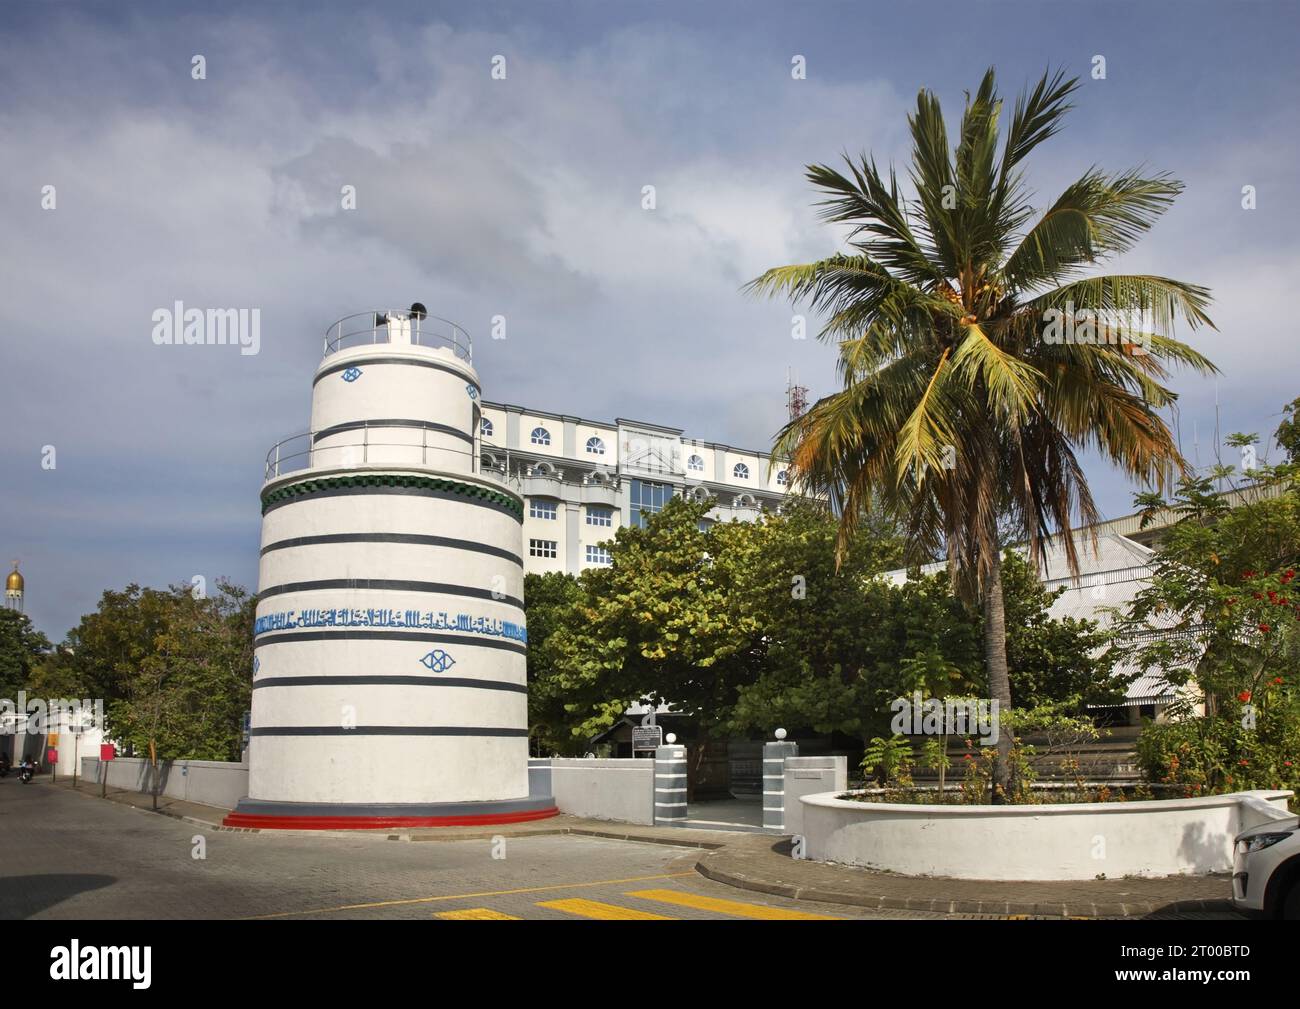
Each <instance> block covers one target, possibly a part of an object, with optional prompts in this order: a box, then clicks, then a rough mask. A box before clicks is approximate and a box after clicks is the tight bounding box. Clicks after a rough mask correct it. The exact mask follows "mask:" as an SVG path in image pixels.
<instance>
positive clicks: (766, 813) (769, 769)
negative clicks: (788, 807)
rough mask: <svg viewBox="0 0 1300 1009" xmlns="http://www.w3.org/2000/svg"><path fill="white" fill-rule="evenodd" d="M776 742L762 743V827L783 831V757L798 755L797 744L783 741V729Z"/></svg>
mask: <svg viewBox="0 0 1300 1009" xmlns="http://www.w3.org/2000/svg"><path fill="white" fill-rule="evenodd" d="M775 735H776V740H777V741H776V742H775V743H764V744H763V829H764V830H767V831H771V832H773V833H776V834H783V833H785V758H786V757H797V756H799V744H798V743H787V742H785V729H777V730H776V733H775Z"/></svg>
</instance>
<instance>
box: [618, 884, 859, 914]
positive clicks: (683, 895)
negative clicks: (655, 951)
mask: <svg viewBox="0 0 1300 1009" xmlns="http://www.w3.org/2000/svg"><path fill="white" fill-rule="evenodd" d="M627 896H629V897H637V898H639V899H640V900H654V901H658V902H659V903H661V904H678V905H680V906H681V907H693V908H695V909H696V910H698V911H715V912H717V913H718V914H730V915H734V916H736V917H737V918H757V919H759V920H762V921H838V920H839V919H838V918H833V917H831V916H830V915H825V914H809V913H808V912H807V911H787V910H786V909H785V908H780V907H764V906H763V905H762V904H745V903H742V902H741V901H738V900H723V899H721V898H719V897H704V896H701V895H700V894H697V893H687V892H686V891H685V890H633V891H632V892H631V893H629V894H628V895H627Z"/></svg>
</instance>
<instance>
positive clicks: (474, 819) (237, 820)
mask: <svg viewBox="0 0 1300 1009" xmlns="http://www.w3.org/2000/svg"><path fill="white" fill-rule="evenodd" d="M559 813H560V811H559V810H558V809H557V808H555V807H554V806H551V807H550V808H549V809H533V810H525V811H520V812H515V813H477V814H464V815H459V816H267V815H264V814H258V813H238V812H234V813H230V814H228V815H227V816H226V818H225V819H224V820H222V821H221V825H222V826H223V827H244V828H250V829H253V830H392V829H393V828H394V827H487V826H491V825H493V824H501V823H526V822H528V821H530V820H547V819H550V818H551V817H552V816H558V815H559Z"/></svg>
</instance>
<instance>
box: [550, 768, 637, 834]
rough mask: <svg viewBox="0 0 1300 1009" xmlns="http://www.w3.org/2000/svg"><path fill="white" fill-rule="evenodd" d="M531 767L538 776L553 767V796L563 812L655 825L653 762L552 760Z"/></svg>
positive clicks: (598, 818)
mask: <svg viewBox="0 0 1300 1009" xmlns="http://www.w3.org/2000/svg"><path fill="white" fill-rule="evenodd" d="M528 764H529V767H530V769H531V770H532V772H533V774H534V776H536V775H537V773H538V769H539V768H540V769H543V773H544V769H545V768H546V767H547V766H549V768H550V778H551V794H552V795H554V796H555V805H556V806H557V807H558V808H559V810H560V812H562V813H570V814H572V815H573V816H583V817H589V818H590V819H593V820H619V821H621V822H623V823H639V824H644V825H647V826H651V825H653V824H654V822H655V805H654V803H655V795H654V788H655V778H654V775H655V762H654V761H653V760H649V759H646V758H641V759H632V758H621V759H609V760H601V759H586V758H565V757H551V758H545V759H538V758H533V759H532V760H530V761H529V762H528Z"/></svg>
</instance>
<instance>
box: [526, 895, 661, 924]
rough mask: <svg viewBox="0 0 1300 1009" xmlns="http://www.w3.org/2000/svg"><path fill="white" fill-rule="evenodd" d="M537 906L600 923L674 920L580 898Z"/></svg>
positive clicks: (547, 902)
mask: <svg viewBox="0 0 1300 1009" xmlns="http://www.w3.org/2000/svg"><path fill="white" fill-rule="evenodd" d="M537 906H538V907H547V908H550V909H551V910H552V911H563V912H565V913H566V914H576V915H581V916H582V917H583V918H596V919H598V920H600V921H675V920H676V919H675V918H666V917H664V916H663V915H662V914H651V913H650V912H649V911H634V910H633V909H632V908H630V907H619V906H618V905H617V904H602V903H601V902H600V901H598V900H583V899H582V898H580V897H574V898H573V899H572V900H548V901H546V902H545V903H541V904H538V905H537Z"/></svg>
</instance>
